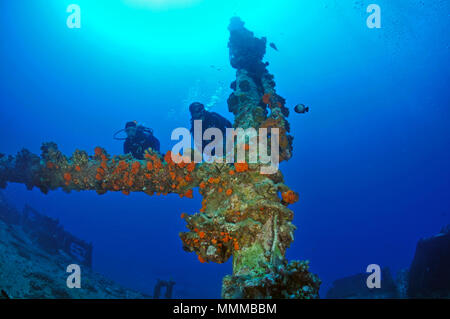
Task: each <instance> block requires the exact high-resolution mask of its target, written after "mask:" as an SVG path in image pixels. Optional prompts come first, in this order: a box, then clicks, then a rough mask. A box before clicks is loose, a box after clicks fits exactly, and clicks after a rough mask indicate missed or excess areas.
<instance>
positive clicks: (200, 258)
mask: <svg viewBox="0 0 450 319" xmlns="http://www.w3.org/2000/svg"><path fill="white" fill-rule="evenodd" d="M198 260H199V261H200V262H201V263H202V264H203V263H205V262H206V260H204V259H203V258H202V256H200V255H198Z"/></svg>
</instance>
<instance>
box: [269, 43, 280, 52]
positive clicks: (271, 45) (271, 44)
mask: <svg viewBox="0 0 450 319" xmlns="http://www.w3.org/2000/svg"><path fill="white" fill-rule="evenodd" d="M269 46H270V47H271V48H272V49H274V50H275V51H278V48H277V46H276V45H275V43H273V42H270V43H269Z"/></svg>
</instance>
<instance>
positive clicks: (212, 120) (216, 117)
mask: <svg viewBox="0 0 450 319" xmlns="http://www.w3.org/2000/svg"><path fill="white" fill-rule="evenodd" d="M195 120H202V136H203V134H204V133H205V131H206V130H207V129H209V128H218V129H219V130H221V131H222V135H223V141H224V147H225V140H226V131H227V128H231V127H233V126H232V125H231V123H230V121H228V120H227V119H226V118H224V117H223V116H221V115H220V114H218V113H216V112H208V111H203V112H202V114H201V116H197V117H195V118H194V117H192V118H191V133H192V134H194V121H195ZM209 143H211V141H205V140H203V139H202V150H204V148H205V146H206V145H208V144H209ZM224 152H225V149H224ZM214 153H215V150H213V151H212V155H214Z"/></svg>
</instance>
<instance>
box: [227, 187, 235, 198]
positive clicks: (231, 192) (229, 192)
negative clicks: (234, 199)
mask: <svg viewBox="0 0 450 319" xmlns="http://www.w3.org/2000/svg"><path fill="white" fill-rule="evenodd" d="M226 194H227V195H228V196H230V195H231V194H233V190H232V189H231V188H228V189H227V191H226Z"/></svg>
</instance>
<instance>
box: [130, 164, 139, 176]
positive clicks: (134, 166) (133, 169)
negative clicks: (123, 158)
mask: <svg viewBox="0 0 450 319" xmlns="http://www.w3.org/2000/svg"><path fill="white" fill-rule="evenodd" d="M140 168H141V163H139V162H133V164H132V165H131V172H132V173H133V174H137V173H138V172H139V169H140Z"/></svg>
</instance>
